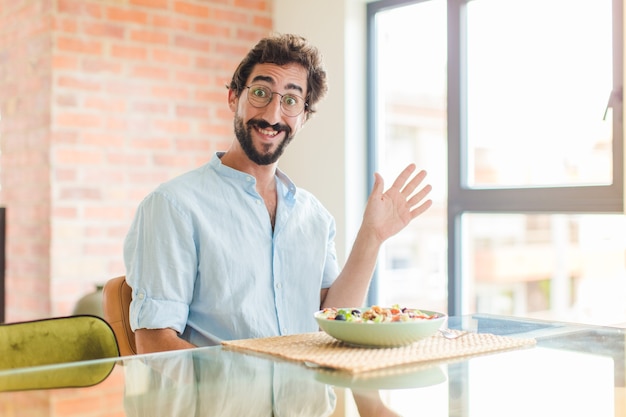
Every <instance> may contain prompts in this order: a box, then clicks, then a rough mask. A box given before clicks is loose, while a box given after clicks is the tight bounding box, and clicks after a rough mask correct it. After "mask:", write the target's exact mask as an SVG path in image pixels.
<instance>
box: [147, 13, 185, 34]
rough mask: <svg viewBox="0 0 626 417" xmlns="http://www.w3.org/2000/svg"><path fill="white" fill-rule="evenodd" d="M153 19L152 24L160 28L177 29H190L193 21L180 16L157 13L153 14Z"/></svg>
mask: <svg viewBox="0 0 626 417" xmlns="http://www.w3.org/2000/svg"><path fill="white" fill-rule="evenodd" d="M151 20H152V25H153V26H156V27H159V28H165V29H176V30H181V31H188V30H189V29H190V28H191V23H190V22H189V21H188V20H186V19H181V18H178V17H173V16H161V15H155V16H152V19H151Z"/></svg>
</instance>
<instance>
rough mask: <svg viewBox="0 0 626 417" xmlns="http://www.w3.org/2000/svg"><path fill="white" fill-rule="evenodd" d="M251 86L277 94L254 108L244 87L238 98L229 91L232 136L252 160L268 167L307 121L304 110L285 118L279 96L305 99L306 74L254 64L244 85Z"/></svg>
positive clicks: (288, 67) (297, 69) (292, 66)
mask: <svg viewBox="0 0 626 417" xmlns="http://www.w3.org/2000/svg"><path fill="white" fill-rule="evenodd" d="M250 85H255V86H262V87H266V89H269V90H271V92H272V93H278V94H273V95H272V100H271V101H270V103H269V104H267V105H266V106H265V107H255V106H253V105H252V104H250V102H249V100H248V95H249V94H253V92H252V91H251V90H250V89H248V88H244V90H243V91H242V93H241V95H240V96H239V97H236V96H235V94H234V93H233V92H232V90H231V92H230V93H229V94H230V95H229V105H230V107H231V110H233V111H234V112H235V119H234V127H235V136H236V137H237V140H238V142H239V144H240V146H241V148H242V149H243V151H244V152H245V153H246V155H247V156H248V158H249V159H250V160H251V161H253V162H254V163H256V164H259V165H269V164H272V163H274V162H276V161H278V158H280V156H281V155H282V153H283V151H284V150H285V148H286V146H287V144H289V142H291V140H292V139H293V137H294V136H295V135H296V133H297V132H298V130H299V129H300V128H301V127H302V125H303V124H304V121H305V120H306V114H305V112H306V109H305V110H303V111H302V112H301V113H300V114H298V115H296V116H288V115H286V114H285V112H284V111H283V110H282V109H281V96H280V95H279V94H282V95H285V94H290V95H293V96H299V97H302V98H304V97H306V94H307V90H306V89H307V72H306V70H305V69H304V68H303V67H302V66H300V65H297V64H288V65H285V66H278V65H275V64H257V65H255V67H254V68H253V70H252V73H251V74H250V76H249V77H248V83H247V84H246V86H250ZM283 106H284V105H283Z"/></svg>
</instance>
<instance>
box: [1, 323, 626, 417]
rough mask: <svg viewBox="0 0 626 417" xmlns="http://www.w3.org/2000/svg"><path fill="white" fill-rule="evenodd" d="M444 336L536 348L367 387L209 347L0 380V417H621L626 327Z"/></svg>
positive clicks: (549, 326)
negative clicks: (491, 338)
mask: <svg viewBox="0 0 626 417" xmlns="http://www.w3.org/2000/svg"><path fill="white" fill-rule="evenodd" d="M448 326H449V327H450V328H455V329H465V330H469V331H474V332H479V333H491V334H496V335H505V336H509V337H524V338H529V337H531V338H535V340H536V341H537V344H536V345H535V346H534V347H530V348H524V349H516V350H508V351H503V352H497V353H489V354H482V355H477V356H472V357H465V358H457V359H454V360H449V361H446V362H441V363H432V364H428V366H425V367H421V368H419V369H418V370H410V369H409V368H407V370H406V371H404V370H403V369H397V370H394V371H395V373H390V374H389V375H383V376H379V377H373V378H371V377H364V376H354V375H346V374H345V373H341V372H334V371H331V370H326V369H319V368H314V367H310V366H307V365H306V364H302V363H297V362H291V361H285V360H282V359H279V358H277V357H274V356H270V355H261V354H253V353H245V352H241V351H234V350H229V349H225V348H222V347H219V346H218V347H207V348H197V349H191V350H185V351H174V352H163V353H157V354H149V355H136V356H129V357H122V358H113V359H105V360H96V361H89V362H80V363H72V364H63V365H54V366H46V367H39V368H27V369H17V370H11V371H0V389H2V390H4V392H0V415H1V416H3V417H14V416H15V417H17V416H19V417H29V416H33V417H34V416H42V417H44V416H45V417H50V416H54V417H57V416H59V417H60V416H63V417H73V416H81V417H98V416H107V417H110V416H119V417H122V416H126V417H134V416H137V417H138V416H150V417H158V416H163V417H165V416H167V417H178V416H180V417H182V416H185V417H188V416H289V417H291V416H307V417H318V416H320V417H321V416H346V417H352V416H361V417H369V416H376V417H381V416H398V415H400V416H428V417H438V416H455V417H470V416H471V417H490V416H493V417H502V416H507V417H511V416H568V417H572V416H585V417H590V416H593V417H618V416H619V417H622V416H623V417H626V374H625V368H626V360H625V351H626V347H625V346H626V345H625V339H626V337H625V333H624V332H625V329H622V328H613V327H598V326H589V325H578V324H571V323H560V322H548V321H539V320H529V319H519V318H512V317H501V316H492V315H472V316H463V317H451V318H449V321H448ZM55 381H56V382H58V383H57V384H56V385H55ZM42 385H44V386H45V387H47V388H43V389H42V388H38V387H40V386H42ZM59 385H62V387H61V386H59ZM68 385H72V386H68ZM77 385H78V386H77ZM80 385H86V386H80ZM16 386H17V387H18V389H17V390H12V391H7V390H8V389H11V387H16Z"/></svg>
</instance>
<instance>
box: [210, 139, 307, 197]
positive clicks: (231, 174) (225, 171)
mask: <svg viewBox="0 0 626 417" xmlns="http://www.w3.org/2000/svg"><path fill="white" fill-rule="evenodd" d="M225 153H226V152H223V151H218V152H215V155H213V157H212V158H211V161H210V162H209V165H210V166H211V167H212V168H213V169H214V170H215V171H216V172H217V173H218V174H219V175H222V176H224V177H228V178H233V179H239V180H242V181H245V182H246V183H248V184H249V183H252V184H254V183H256V179H255V178H254V177H253V176H252V175H250V174H246V173H245V172H241V171H238V170H236V169H233V168H231V167H229V166H226V165H224V164H222V161H221V159H220V158H221V157H222V156H223V155H224V154H225ZM276 178H277V179H278V180H279V182H280V183H282V184H283V185H284V187H285V191H286V192H285V198H287V199H290V200H294V199H295V196H296V190H297V187H296V185H295V184H294V183H293V181H291V179H290V178H289V177H288V176H287V174H285V173H284V172H283V171H281V170H280V168H276Z"/></svg>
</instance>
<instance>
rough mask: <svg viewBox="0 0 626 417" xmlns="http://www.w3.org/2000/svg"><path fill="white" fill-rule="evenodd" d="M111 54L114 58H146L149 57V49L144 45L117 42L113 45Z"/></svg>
mask: <svg viewBox="0 0 626 417" xmlns="http://www.w3.org/2000/svg"><path fill="white" fill-rule="evenodd" d="M111 56H112V57H114V58H124V59H138V60H145V59H146V58H147V57H148V50H147V49H146V48H145V47H143V46H131V45H126V44H116V45H111Z"/></svg>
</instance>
